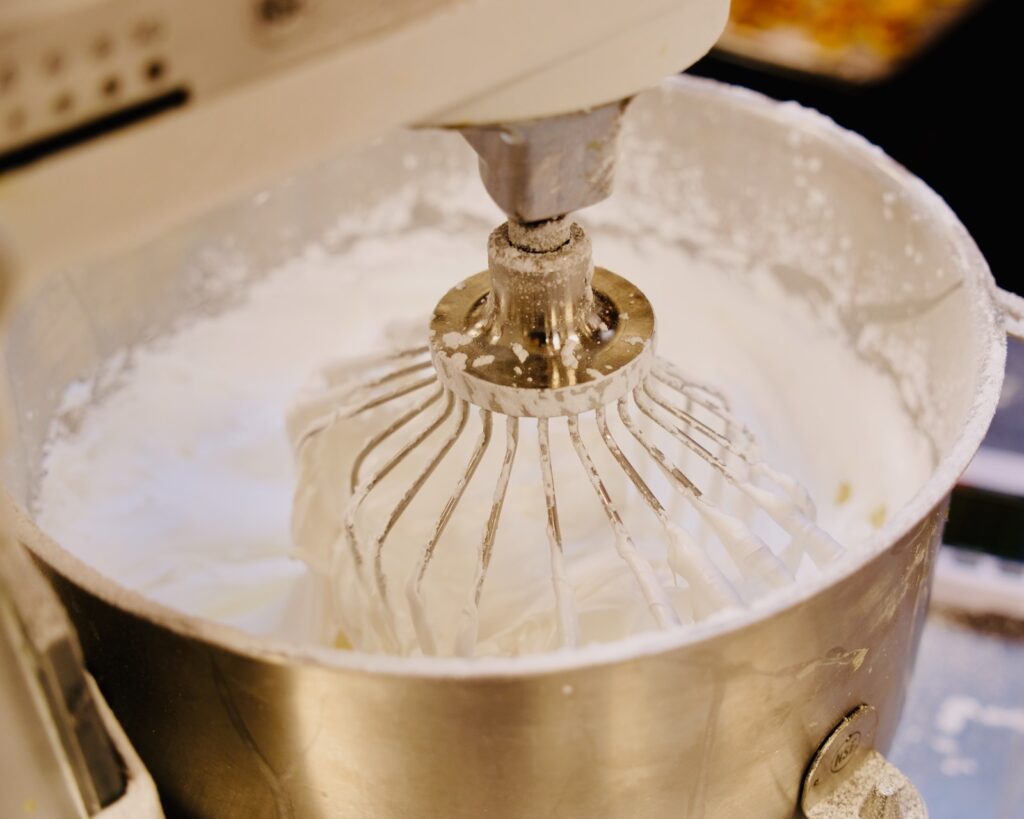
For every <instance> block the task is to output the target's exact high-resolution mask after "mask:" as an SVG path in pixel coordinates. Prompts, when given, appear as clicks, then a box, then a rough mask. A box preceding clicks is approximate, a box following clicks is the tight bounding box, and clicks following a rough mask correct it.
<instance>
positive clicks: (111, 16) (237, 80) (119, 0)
mask: <svg viewBox="0 0 1024 819" xmlns="http://www.w3.org/2000/svg"><path fill="white" fill-rule="evenodd" d="M452 3H453V0H390V1H389V2H388V3H381V4H367V3H323V2H314V0H218V2H214V3H211V2H207V0H86V1H85V2H80V3H76V4H68V3H66V2H61V1H60V0H48V2H40V0H9V2H5V3H3V4H0V173H3V172H4V171H10V170H15V169H17V168H19V167H23V166H24V165H26V164H29V163H31V162H34V161H36V160H38V159H40V158H42V157H44V156H48V155H50V154H52V153H55V152H59V151H61V150H64V149H66V148H68V147H72V146H74V145H76V144H78V143H80V142H84V141H88V140H90V139H93V138H95V137H97V136H100V135H103V134H106V133H109V132H110V131H113V130H117V129H119V128H122V127H126V126H128V125H131V124H133V123H135V122H138V121H140V120H142V119H146V118H148V117H151V116H155V115H158V114H163V113H165V112H167V111H169V110H172V109H175V108H181V107H184V106H187V105H190V104H194V103H196V102H200V101H203V100H205V99H209V98H211V97H213V96H216V95H218V94H220V93H222V92H225V91H228V90H232V89H234V88H237V87H239V86H244V85H246V84H247V83H251V82H254V81H256V80H258V79H261V78H264V77H265V76H267V75H268V74H271V73H273V72H275V71H280V70H281V69H283V68H284V69H287V68H290V67H292V66H293V65H298V64H300V63H302V62H303V61H305V60H309V59H314V58H316V57H317V56H318V55H321V54H325V53H329V52H330V51H331V50H332V49H334V48H336V47H337V46H339V45H343V44H346V43H352V42H355V41H358V40H359V39H361V38H363V37H367V36H370V35H374V34H378V33H380V32H381V31H386V30H387V29H389V28H392V27H397V26H398V25H405V24H408V23H409V21H410V19H416V18H417V17H418V16H425V15H427V14H429V13H431V12H435V11H437V10H439V9H442V8H443V7H445V6H448V5H451V4H452ZM311 104H322V103H314V102H311Z"/></svg>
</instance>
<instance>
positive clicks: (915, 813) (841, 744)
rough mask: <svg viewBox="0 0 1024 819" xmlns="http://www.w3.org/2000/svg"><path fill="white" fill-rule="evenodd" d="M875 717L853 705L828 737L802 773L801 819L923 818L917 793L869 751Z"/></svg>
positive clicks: (872, 711) (868, 709)
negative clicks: (851, 709) (802, 817)
mask: <svg viewBox="0 0 1024 819" xmlns="http://www.w3.org/2000/svg"><path fill="white" fill-rule="evenodd" d="M877 727H878V713H877V712H876V711H875V709H874V708H872V707H871V706H870V705H858V706H857V707H856V708H854V709H853V711H851V712H850V713H849V714H847V715H846V716H845V717H843V719H842V721H841V722H840V723H839V725H837V726H836V727H835V729H834V730H833V731H832V733H830V734H829V735H828V737H827V738H826V739H825V741H824V742H823V743H822V744H821V747H819V748H818V750H817V752H816V753H815V754H814V758H813V759H812V760H811V764H810V765H809V766H808V768H807V773H806V774H804V781H803V787H802V788H801V792H800V808H801V810H802V811H803V815H804V816H805V817H806V819H928V809H927V808H926V807H925V804H924V800H923V799H922V798H921V794H920V793H919V792H918V790H917V788H915V787H914V785H913V784H912V783H911V781H910V780H909V779H907V777H906V776H904V775H903V773H902V772H901V771H900V770H899V769H898V768H896V766H895V765H893V764H892V763H890V762H889V761H888V760H887V759H886V758H885V757H884V756H882V754H881V753H879V752H878V751H877V750H876V749H875V747H874V740H875V730H876V728H877Z"/></svg>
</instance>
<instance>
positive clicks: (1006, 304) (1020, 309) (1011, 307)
mask: <svg viewBox="0 0 1024 819" xmlns="http://www.w3.org/2000/svg"><path fill="white" fill-rule="evenodd" d="M995 296H996V302H997V303H998V304H999V306H1000V308H1002V311H1003V323H1004V324H1005V325H1006V332H1007V333H1009V334H1010V335H1011V336H1013V337H1014V338H1019V339H1020V340H1021V341H1024V298H1021V297H1020V296H1018V295H1017V294H1016V293H1011V292H1010V291H1009V290H1003V289H1002V288H1001V287H997V288H995Z"/></svg>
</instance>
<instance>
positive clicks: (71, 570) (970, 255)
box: [0, 75, 1006, 681]
mask: <svg viewBox="0 0 1024 819" xmlns="http://www.w3.org/2000/svg"><path fill="white" fill-rule="evenodd" d="M648 93H650V94H654V95H661V96H662V97H665V96H667V95H674V94H679V93H684V94H687V95H688V96H690V97H691V98H694V99H699V100H711V101H712V102H713V103H715V104H718V103H721V102H723V101H725V102H727V103H728V104H729V105H730V107H732V108H733V109H735V110H739V111H741V112H742V113H743V114H744V115H746V116H750V117H755V118H760V119H762V120H768V121H771V122H772V123H773V124H777V125H782V126H787V127H789V128H791V129H792V128H799V129H800V130H801V131H802V132H803V133H805V134H806V135H808V136H811V137H816V138H818V139H827V140H828V141H829V142H830V144H831V145H834V146H836V147H839V148H841V149H844V150H846V151H847V153H848V155H849V156H850V158H851V159H854V160H856V161H858V162H860V163H862V164H863V165H864V169H865V171H866V172H870V173H872V174H874V175H876V176H880V177H883V178H885V179H887V180H888V183H889V185H890V186H891V187H892V188H893V189H898V190H900V191H902V192H903V193H904V194H906V195H907V197H908V199H909V200H910V201H912V202H913V203H914V204H915V205H916V206H918V207H919V208H921V209H922V210H923V211H925V212H926V213H927V216H928V218H929V219H930V220H935V221H936V222H937V223H938V224H940V225H942V226H943V227H944V228H945V230H946V231H947V233H948V236H949V242H950V247H951V249H952V250H953V251H954V258H953V260H952V261H953V262H954V263H955V269H956V270H957V272H959V273H960V274H961V275H962V276H963V278H962V281H963V283H964V284H965V285H966V286H967V287H968V288H969V289H970V291H971V296H973V297H974V298H972V299H971V301H970V309H971V311H972V312H973V314H974V315H973V317H972V318H973V324H974V327H975V328H976V331H977V332H978V334H979V345H978V346H979V350H980V356H979V360H978V361H977V362H976V363H977V366H978V368H979V373H978V383H979V384H981V385H982V388H980V389H978V390H977V392H976V394H975V395H974V397H973V400H972V403H971V406H970V407H969V409H968V413H967V421H966V423H965V425H964V427H963V429H962V430H961V431H960V433H959V435H958V436H957V438H956V440H955V441H954V443H953V445H952V446H951V447H950V449H949V451H948V452H947V453H946V455H945V456H944V457H943V458H942V459H941V460H940V461H939V462H938V463H937V464H936V465H935V467H934V470H933V473H932V475H931V476H930V477H929V479H928V480H927V481H926V482H925V483H924V485H922V486H921V487H920V488H919V489H918V491H917V492H916V493H915V494H914V496H913V497H912V498H911V499H910V500H909V501H908V502H907V503H906V504H904V505H903V507H902V508H901V509H900V510H899V511H898V513H897V514H896V515H894V516H893V518H892V519H891V520H890V521H889V522H887V523H886V524H885V526H883V527H882V528H881V529H879V530H878V531H877V532H875V533H874V534H872V535H871V536H870V537H868V538H866V539H865V540H864V541H862V542H861V544H860V546H859V548H858V549H857V550H856V551H855V552H850V553H849V554H847V555H846V556H845V557H843V558H842V559H840V560H839V561H836V563H834V564H833V565H831V566H829V567H827V568H826V569H825V570H823V571H822V572H821V573H820V574H819V575H817V576H816V577H815V578H813V579H812V580H810V581H809V582H806V583H801V584H800V585H799V586H797V587H794V588H789V589H786V590H781V592H780V593H775V594H770V595H767V596H766V597H765V598H762V599H761V600H759V601H756V602H755V603H754V604H752V605H751V606H749V607H747V608H746V609H745V610H744V611H743V612H741V613H739V614H737V613H736V612H731V611H730V612H724V613H721V614H719V615H715V616H713V617H710V618H708V619H707V620H704V621H701V622H700V623H696V624H688V625H687V627H686V628H685V629H678V630H672V631H650V632H645V633H642V634H638V635H634V636H631V637H629V638H626V639H622V640H617V641H613V642H609V643H600V644H591V645H587V646H583V647H580V648H576V649H559V650H554V651H549V652H543V653H536V654H527V655H521V656H518V657H486V658H475V659H464V658H457V657H398V656H391V655H378V654H367V653H362V652H357V651H343V650H339V649H334V648H329V647H326V646H316V645H303V644H297V643H291V642H288V641H286V640H283V639H281V638H275V637H267V636H258V635H255V634H251V633H248V632H245V631H243V630H241V629H238V628H236V627H234V626H229V625H226V624H223V623H219V622H215V621H213V620H209V619H206V618H201V617H197V616H192V615H187V614H184V613H182V612H180V611H178V610H176V609H173V608H171V607H169V606H167V605H164V604H161V603H157V602H156V601H154V600H151V599H149V598H147V597H145V596H144V595H142V594H141V593H139V592H136V591H133V590H131V589H128V588H126V587H125V586H122V585H121V584H120V583H118V582H117V581H116V580H114V579H113V578H111V577H108V576H107V575H104V574H101V573H100V572H98V571H97V570H95V569H93V568H92V567H90V566H89V565H88V564H86V563H84V562H83V561H81V560H80V559H79V558H77V557H75V556H74V555H72V554H71V553H70V552H68V551H66V550H65V549H64V548H63V547H61V546H60V545H59V544H58V543H57V542H56V541H54V540H53V539H52V538H50V537H49V536H48V535H47V534H46V533H45V532H43V531H42V530H41V529H40V528H39V527H38V526H36V524H35V523H34V522H33V521H32V520H31V518H30V517H29V515H28V514H27V512H26V511H25V510H23V509H22V508H21V507H20V506H19V505H18V504H17V503H15V502H14V501H13V500H12V499H11V498H10V496H9V495H8V494H7V492H6V490H5V489H0V491H2V493H3V495H4V498H3V505H4V506H7V507H8V514H9V515H10V516H11V518H12V519H13V523H14V529H15V533H16V536H17V537H18V539H19V540H20V541H21V542H22V543H23V544H24V545H25V546H27V547H28V548H29V549H30V550H31V551H32V552H33V553H35V554H36V555H37V556H38V557H39V558H40V559H41V560H42V561H43V562H45V563H46V564H47V565H48V566H49V567H50V568H51V569H52V570H53V571H55V572H56V573H57V574H59V575H61V576H62V577H64V578H66V579H67V580H68V581H69V582H72V583H73V584H74V585H76V586H78V587H80V588H81V589H83V590H84V591H86V592H87V593H89V594H90V595H92V596H94V597H96V598H97V599H99V600H101V601H103V602H105V603H107V604H108V605H111V606H113V607H115V608H118V609H121V610H123V611H124V612H126V613H128V614H130V615H132V616H135V617H137V618H140V619H142V620H145V621H148V622H149V623H151V624H153V625H155V626H158V627H161V628H164V629H167V630H168V631H171V632H173V633H174V634H176V635H178V636H180V637H182V638H185V639H189V640H195V641H199V642H201V643H205V644H208V645H210V646H213V647H216V648H218V649H221V650H223V651H226V652H229V653H232V654H236V655H239V656H242V657H246V658H248V659H251V660H254V661H258V662H263V663H268V664H274V665H295V664H299V665H306V666H312V667H319V668H322V669H327V670H331V671H335V672H345V673H357V674H374V675H385V676H390V677H401V678H426V679H436V680H445V679H451V680H467V679H468V680H481V681H486V680H511V679H525V678H532V677H536V676H540V675H546V674H558V673H565V672H573V671H578V670H581V669H584V668H591V667H594V666H600V665H612V664H618V663H623V662H629V661H633V660H637V659H640V658H642V657H645V656H649V655H652V654H664V653H667V652H674V651H678V650H681V649H684V648H687V647H689V646H692V645H695V644H698V643H705V642H708V641H710V640H712V639H714V638H717V637H720V636H724V635H727V634H731V633H733V632H738V631H740V630H742V629H744V628H747V627H750V626H752V625H754V624H755V623H757V622H759V621H761V620H765V619H768V618H770V617H772V616H773V615H775V614H778V613H779V612H781V611H783V610H785V609H787V608H790V607H792V606H795V605H798V604H799V603H802V602H804V601H806V600H808V599H810V598H812V597H814V596H816V595H818V594H821V593H824V592H826V591H827V590H828V589H829V588H830V587H832V586H833V585H835V584H837V583H838V582H840V581H841V580H843V579H844V578H846V577H848V576H849V575H850V574H852V573H853V572H854V571H856V570H857V569H859V568H861V567H863V566H865V565H866V564H867V563H869V562H870V561H871V560H873V559H874V558H876V557H878V556H879V555H880V554H882V553H883V552H884V551H886V550H887V549H889V548H890V547H892V546H894V545H895V544H896V543H897V542H898V541H900V540H901V539H902V538H904V537H906V536H907V535H908V534H909V533H910V532H911V531H912V530H913V529H914V528H915V527H916V526H918V525H919V524H921V523H922V522H923V521H925V520H927V519H928V517H929V515H930V514H931V513H932V512H933V511H934V510H935V509H936V508H937V507H939V506H940V505H941V504H942V503H943V501H944V499H945V498H946V497H947V496H948V494H949V493H950V491H951V490H952V487H953V484H954V483H955V481H956V479H957V478H958V477H959V476H960V474H961V473H962V472H963V471H964V469H966V467H967V465H968V464H969V462H970V460H971V458H973V456H974V453H975V452H976V451H977V449H978V446H979V445H980V443H981V440H982V438H983V437H984V435H985V433H986V431H987V430H988V427H989V424H990V423H991V420H992V416H993V415H994V413H995V409H996V405H997V403H998V400H999V395H1000V388H1001V386H1002V381H1003V374H1004V367H1005V358H1006V328H1005V327H1004V326H1003V322H1002V320H1001V318H1000V316H1001V312H1000V310H999V308H998V305H997V300H996V297H995V292H996V288H995V282H994V280H993V278H992V274H991V272H990V270H989V268H988V264H987V263H986V262H985V259H984V257H983V256H982V254H981V252H980V250H979V249H978V247H977V245H976V244H975V242H974V240H973V239H972V238H971V236H970V234H969V233H968V232H967V230H966V228H965V227H964V226H963V224H962V223H961V222H960V221H959V220H958V219H957V217H956V215H955V214H954V213H953V211H952V210H951V208H950V207H949V206H948V205H947V204H946V202H945V201H944V200H943V199H942V198H941V197H940V196H939V195H938V194H937V193H936V192H935V191H933V190H932V189H931V188H930V187H928V186H927V185H926V184H925V183H924V182H923V181H921V180H920V179H919V178H917V177H916V176H914V175H913V174H912V173H910V172H909V171H908V170H907V169H906V168H904V167H903V166H902V165H900V164H899V163H898V162H896V161H895V160H893V159H892V158H891V157H889V156H888V155H887V154H885V153H884V152H883V151H882V150H881V149H880V148H878V147H877V146H875V145H873V144H872V143H870V142H869V141H868V140H866V139H865V138H864V137H862V136H860V135H859V134H856V133H854V132H852V131H849V130H847V129H845V128H843V127H841V126H839V125H838V124H837V123H835V122H834V121H833V120H832V119H830V118H829V117H827V116H825V115H823V114H821V113H818V112H817V111H814V110H812V109H809V108H805V107H804V106H801V105H799V104H798V103H795V102H784V103H780V102H778V101H776V100H773V99H771V98H769V97H767V96H765V95H762V94H760V93H758V92H755V91H751V90H749V89H746V88H742V87H738V86H733V85H728V84H725V83H720V82H717V81H714V80H708V79H704V78H699V77H694V76H689V75H679V76H677V77H672V78H670V79H668V80H666V81H665V82H664V83H662V85H661V86H660V87H659V88H657V89H654V90H653V91H651V92H648Z"/></svg>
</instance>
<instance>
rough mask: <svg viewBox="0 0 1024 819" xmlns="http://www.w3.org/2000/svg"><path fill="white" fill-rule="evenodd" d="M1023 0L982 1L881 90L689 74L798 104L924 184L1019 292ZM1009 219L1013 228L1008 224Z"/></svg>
mask: <svg viewBox="0 0 1024 819" xmlns="http://www.w3.org/2000/svg"><path fill="white" fill-rule="evenodd" d="M1020 6H1021V0H987V2H984V3H982V4H981V6H980V8H978V9H976V10H975V11H973V12H971V13H969V15H968V16H967V17H966V18H965V19H962V20H960V21H959V22H958V23H957V24H956V25H955V27H954V28H953V29H951V30H950V31H949V32H947V33H946V34H945V35H943V37H942V38H941V39H940V40H939V41H938V42H936V43H934V44H933V45H931V46H930V47H929V49H928V50H927V51H925V52H924V53H922V54H920V55H919V56H917V57H914V58H912V62H910V63H908V64H907V65H906V66H905V67H904V68H903V69H902V70H901V71H900V72H899V73H898V74H896V75H895V76H893V77H892V78H891V79H889V80H886V81H884V82H882V83H878V84H875V85H867V86H851V85H844V84H839V83H829V82H825V81H822V80H815V79H811V78H808V77H800V76H797V75H788V76H785V75H782V74H772V73H769V72H766V71H764V70H758V69H754V68H750V67H745V66H741V65H738V64H735V63H730V62H728V61H727V60H725V59H723V58H721V57H719V56H716V55H715V54H712V55H710V56H708V57H706V58H705V59H703V60H702V61H700V62H699V63H697V64H696V65H695V66H694V67H693V68H691V69H690V73H693V74H699V75H701V76H706V77H714V78H715V79H719V80H723V81H725V82H730V83H736V84H738V85H745V86H747V87H749V88H754V89H756V90H758V91H761V92H762V93H765V94H768V95H769V96H772V97H775V98H777V99H785V100H790V99H792V100H798V101H799V102H801V103H803V104H804V105H807V106H810V107H811V108H816V109H817V110H819V111H821V112H823V113H825V114H828V115H829V116H830V117H832V118H833V119H834V120H836V122H838V123H839V124H840V125H843V126H845V127H847V128H850V129H852V130H854V131H857V132H859V133H861V134H863V135H864V136H866V137H867V138H868V139H869V140H871V141H872V142H874V143H875V144H876V145H879V146H881V147H882V148H884V149H885V151H886V152H887V153H888V154H889V155H890V156H892V157H893V158H895V159H896V160H897V161H899V162H900V163H902V164H903V165H904V166H906V167H907V168H909V169H910V170H911V171H913V172H914V173H915V174H917V175H918V176H920V177H921V178H922V179H924V180H925V181H926V182H927V183H928V184H929V185H931V187H932V188H934V189H935V190H936V191H938V193H939V194H941V195H942V197H943V198H944V199H945V200H946V201H947V202H948V203H949V205H950V206H951V207H952V208H953V210H954V211H956V213H957V214H958V215H959V217H960V219H961V220H962V221H963V223H964V224H965V225H966V226H967V229H968V230H969V231H970V232H971V234H972V235H973V236H974V239H975V241H976V242H977V243H978V245H979V247H980V248H981V250H982V252H983V253H984V254H985V258H986V259H988V263H989V265H990V267H991V268H992V272H993V274H995V277H996V279H997V281H998V282H999V284H1000V285H1001V286H1002V287H1004V288H1007V289H1009V290H1014V291H1016V292H1018V293H1022V292H1024V262H1022V259H1021V256H1020V251H1019V250H1018V247H1019V246H1020V245H1021V244H1024V223H1022V222H1024V220H1022V216H1024V207H1022V195H1021V189H1020V183H1021V180H1020V159H1019V156H1020V150H1021V147H1022V142H1024V140H1022V139H1021V134H1022V129H1021V127H1020V125H1019V124H1018V125H1013V124H1012V123H1011V118H1012V119H1013V120H1014V121H1016V120H1018V119H1019V118H1020V117H1021V116H1022V114H1024V111H1022V110H1021V108H1022V105H1021V101H1022V99H1024V91H1022V89H1021V83H1020V79H1021V73H1022V72H1021V61H1022V60H1024V32H1022V30H1021V28H1020V27H1019V25H1018V23H1019V21H1021V19H1022V14H1021V8H1020ZM1011 220H1012V223H1011Z"/></svg>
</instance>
